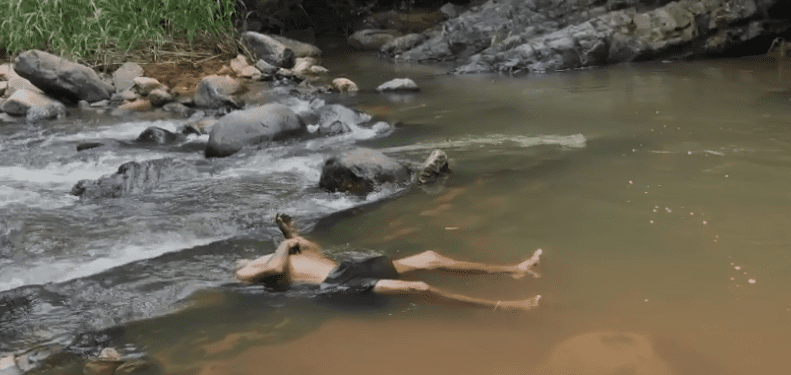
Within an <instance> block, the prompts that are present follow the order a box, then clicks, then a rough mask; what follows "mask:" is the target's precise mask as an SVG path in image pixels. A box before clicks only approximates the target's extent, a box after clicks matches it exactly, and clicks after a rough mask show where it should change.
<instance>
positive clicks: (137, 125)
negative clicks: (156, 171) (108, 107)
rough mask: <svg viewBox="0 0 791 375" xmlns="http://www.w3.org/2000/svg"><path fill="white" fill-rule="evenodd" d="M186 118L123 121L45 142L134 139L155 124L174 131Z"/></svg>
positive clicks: (63, 135) (60, 135) (57, 135)
mask: <svg viewBox="0 0 791 375" xmlns="http://www.w3.org/2000/svg"><path fill="white" fill-rule="evenodd" d="M185 122H186V120H167V121H165V120H160V121H134V122H123V123H120V124H116V125H111V126H102V127H97V128H96V129H94V130H92V131H91V130H86V131H81V132H79V133H76V134H56V135H53V136H52V137H51V138H49V139H48V140H47V141H46V142H45V144H48V143H52V142H55V141H57V142H64V141H65V142H73V141H85V140H93V139H115V140H129V141H131V140H134V139H137V137H138V136H140V133H142V132H143V131H144V130H146V129H147V128H149V127H152V126H156V127H158V128H162V129H165V130H168V131H171V132H174V133H175V132H176V130H177V129H178V127H179V126H180V125H182V124H183V123H185Z"/></svg>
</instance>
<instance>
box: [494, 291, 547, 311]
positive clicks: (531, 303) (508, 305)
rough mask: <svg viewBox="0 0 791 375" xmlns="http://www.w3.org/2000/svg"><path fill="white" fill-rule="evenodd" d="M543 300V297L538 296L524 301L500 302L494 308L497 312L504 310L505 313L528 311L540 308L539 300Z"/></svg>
mask: <svg viewBox="0 0 791 375" xmlns="http://www.w3.org/2000/svg"><path fill="white" fill-rule="evenodd" d="M540 299H541V295H537V296H535V297H533V298H528V299H526V300H524V301H502V302H498V303H497V306H496V307H495V308H494V310H495V311H497V310H503V311H527V310H532V309H534V308H536V307H538V300H540Z"/></svg>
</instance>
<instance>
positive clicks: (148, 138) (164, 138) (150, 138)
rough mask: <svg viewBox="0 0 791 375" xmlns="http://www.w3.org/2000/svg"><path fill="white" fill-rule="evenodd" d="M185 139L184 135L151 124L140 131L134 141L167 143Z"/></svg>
mask: <svg viewBox="0 0 791 375" xmlns="http://www.w3.org/2000/svg"><path fill="white" fill-rule="evenodd" d="M185 139H186V137H185V136H184V135H183V134H177V133H173V132H171V131H169V130H166V129H162V128H159V127H156V126H151V127H149V128H148V129H146V130H144V131H143V132H142V133H140V136H138V137H137V140H136V141H137V142H138V143H149V144H158V145H167V144H173V143H177V142H181V141H183V140H185Z"/></svg>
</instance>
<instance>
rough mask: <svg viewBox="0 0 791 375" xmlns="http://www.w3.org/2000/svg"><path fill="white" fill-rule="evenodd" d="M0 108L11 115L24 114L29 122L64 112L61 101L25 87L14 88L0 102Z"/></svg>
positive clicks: (56, 115)
mask: <svg viewBox="0 0 791 375" xmlns="http://www.w3.org/2000/svg"><path fill="white" fill-rule="evenodd" d="M0 109H2V110H3V112H6V113H8V114H11V115H16V116H26V119H27V120H28V121H31V122H35V121H39V120H44V119H49V118H53V117H58V116H63V115H65V114H66V107H65V106H64V105H63V104H62V103H60V102H58V101H57V100H54V99H50V98H48V97H46V96H44V95H42V94H38V93H36V92H33V91H29V90H27V89H19V90H16V91H15V92H14V93H13V94H12V95H11V96H10V97H9V98H8V99H7V100H5V101H4V102H3V103H2V105H1V106H0Z"/></svg>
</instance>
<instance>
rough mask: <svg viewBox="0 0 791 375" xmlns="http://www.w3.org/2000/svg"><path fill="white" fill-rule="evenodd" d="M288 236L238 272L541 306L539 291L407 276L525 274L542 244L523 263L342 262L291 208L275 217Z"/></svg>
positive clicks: (338, 287) (462, 301)
mask: <svg viewBox="0 0 791 375" xmlns="http://www.w3.org/2000/svg"><path fill="white" fill-rule="evenodd" d="M275 221H276V222H277V225H278V227H279V228H280V230H281V231H282V232H283V235H284V236H285V237H286V239H285V240H284V241H283V242H281V243H280V245H279V246H278V247H277V249H276V250H275V252H274V253H272V254H269V255H265V256H262V257H260V258H258V259H255V260H246V261H241V262H240V265H239V268H238V270H237V271H236V278H237V279H239V280H240V281H243V282H249V283H264V284H267V285H270V286H275V287H281V288H283V287H288V286H289V285H290V284H292V283H307V284H314V285H319V287H320V288H321V290H327V291H342V292H344V293H355V294H366V293H375V294H380V295H414V296H419V297H422V298H425V299H426V300H428V301H431V302H437V303H443V304H447V305H453V306H463V307H477V308H491V309H493V310H505V311H526V310H530V309H532V308H535V307H537V306H538V300H539V299H540V298H541V296H540V295H537V296H535V297H532V298H528V299H525V300H521V301H497V300H487V299H481V298H474V297H468V296H464V295H460V294H455V293H450V292H446V291H443V290H440V289H437V288H435V287H432V286H430V285H428V284H426V283H424V282H422V281H407V280H401V276H402V275H405V274H409V273H411V272H415V271H446V272H459V273H465V274H486V273H502V274H508V275H511V276H512V277H513V278H515V279H520V278H522V277H524V276H525V275H527V274H531V275H533V276H537V275H536V274H535V273H534V271H533V270H532V268H533V266H536V265H537V264H538V262H539V256H540V255H541V249H538V250H536V251H535V252H534V253H533V256H531V257H530V258H529V259H527V260H525V261H524V262H522V263H519V264H517V265H510V266H501V265H489V264H482V263H473V262H463V261H457V260H453V259H450V258H446V257H444V256H442V255H439V254H437V253H435V252H433V251H425V252H422V253H420V254H417V255H413V256H409V257H406V258H401V259H396V260H390V258H388V257H386V256H373V257H368V258H363V259H350V260H346V261H343V262H341V263H340V264H337V263H335V262H334V261H332V260H330V259H328V258H326V257H324V256H323V255H322V254H321V250H320V249H319V247H318V245H316V244H315V243H313V242H311V241H308V240H306V239H305V238H303V237H301V236H300V235H299V234H298V233H297V231H296V229H295V228H294V224H293V222H292V220H291V217H289V216H288V215H285V214H278V215H277V216H276V217H275Z"/></svg>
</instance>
